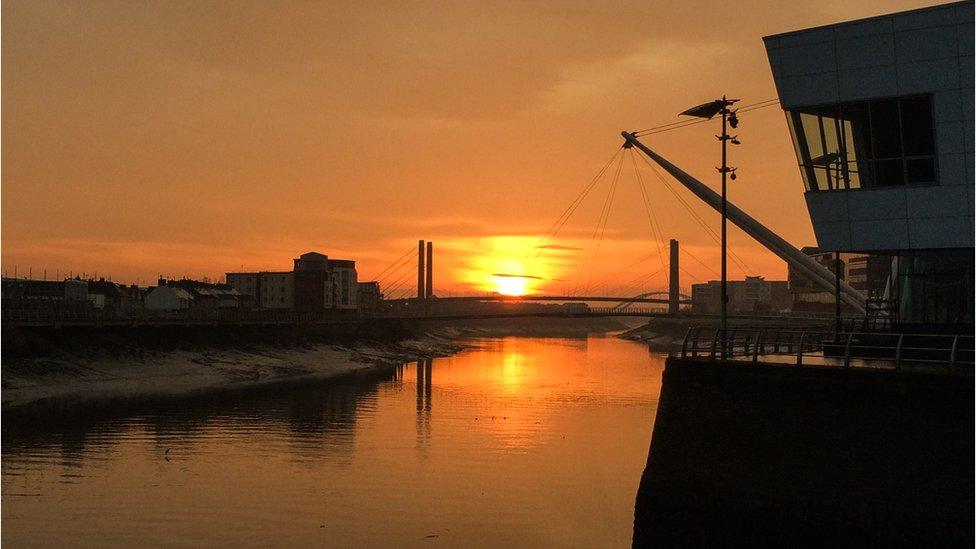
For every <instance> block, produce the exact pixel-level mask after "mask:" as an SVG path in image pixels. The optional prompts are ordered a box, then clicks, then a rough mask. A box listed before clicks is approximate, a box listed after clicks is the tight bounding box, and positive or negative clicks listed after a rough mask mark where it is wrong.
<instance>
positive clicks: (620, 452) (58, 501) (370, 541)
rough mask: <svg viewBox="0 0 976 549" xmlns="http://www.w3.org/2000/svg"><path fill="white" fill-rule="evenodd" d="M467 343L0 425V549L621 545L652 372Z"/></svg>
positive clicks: (606, 344) (635, 360)
mask: <svg viewBox="0 0 976 549" xmlns="http://www.w3.org/2000/svg"><path fill="white" fill-rule="evenodd" d="M467 343H469V344H471V345H472V347H471V348H470V349H469V350H466V351H464V352H462V353H459V354H457V355H455V356H452V357H447V358H437V359H434V360H433V361H429V362H421V363H420V364H419V365H418V364H417V363H412V364H406V365H404V366H403V367H401V368H397V369H396V371H394V372H392V373H390V372H387V373H384V374H382V375H379V376H376V377H375V378H371V379H363V378H357V379H353V380H343V381H335V380H334V381H330V382H318V383H315V384H308V383H301V384H292V385H289V386H284V387H275V388H273V389H263V390H260V391H248V392H246V393H239V394H234V395H227V394H223V395H220V396H213V395H211V396H198V397H194V398H187V399H178V400H169V401H164V402H156V403H151V404H150V403H140V404H138V405H134V406H133V407H132V408H131V409H128V410H125V409H115V410H113V411H112V412H111V413H106V412H99V413H95V412H92V413H87V414H78V415H76V417H74V418H72V419H71V420H70V421H69V422H67V424H65V422H63V421H62V422H59V424H58V425H56V426H51V425H43V424H38V425H23V424H22V425H19V426H15V427H16V428H15V427H12V426H11V425H9V424H8V423H7V422H5V430H4V437H3V445H2V453H3V469H2V470H3V485H2V488H3V492H2V503H3V507H2V526H3V530H2V536H3V542H5V544H9V546H10V547H20V546H25V545H31V546H66V545H69V546H74V545H84V546H122V545H124V546H136V545H139V546H142V545H238V546H256V545H257V546H272V545H273V546H339V547H355V546H432V545H440V546H452V547H458V546H492V547H498V546H513V545H517V546H563V547H597V546H598V547H624V546H629V545H630V540H631V534H632V527H633V509H634V497H635V495H636V491H637V485H638V482H639V480H640V475H641V472H642V470H643V468H644V464H645V460H646V459H647V449H648V445H649V442H650V437H651V430H652V428H653V422H654V414H655V411H656V408H657V399H658V395H659V393H660V383H661V372H662V370H663V366H664V357H663V356H662V355H657V354H653V353H650V352H649V351H648V349H647V346H646V345H643V344H639V343H633V342H629V341H624V340H620V339H617V338H614V337H610V336H608V337H604V336H591V337H589V338H578V339H569V338H565V339H559V338H545V339H534V338H522V337H512V338H492V339H479V340H471V341H468V342H467Z"/></svg>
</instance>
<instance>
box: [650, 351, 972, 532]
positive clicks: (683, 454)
mask: <svg viewBox="0 0 976 549" xmlns="http://www.w3.org/2000/svg"><path fill="white" fill-rule="evenodd" d="M973 399H974V393H973V379H972V377H971V376H969V377H962V376H950V375H935V374H921V373H908V372H897V371H880V370H861V369H825V368H797V367H784V366H773V365H765V366H764V365H751V364H716V363H711V364H709V363H701V362H691V361H681V360H677V359H673V358H672V359H669V361H668V364H667V367H666V370H665V373H664V382H663V387H662V392H661V398H660V403H659V406H658V412H657V419H656V421H655V425H654V433H653V439H652V442H651V448H650V454H649V457H648V461H647V467H646V470H645V471H644V474H643V477H642V479H641V484H640V488H639V491H638V494H637V501H636V507H635V521H634V538H633V542H634V546H635V547H651V546H654V547H673V546H747V545H755V546H769V545H788V546H796V545H800V546H829V545H841V546H892V545H894V546H904V545H915V546H956V545H965V546H968V547H972V545H973V530H974V529H973V512H974V505H973V483H974V476H973V462H974V447H973V438H974V429H973V402H974V400H973Z"/></svg>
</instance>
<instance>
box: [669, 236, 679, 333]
mask: <svg viewBox="0 0 976 549" xmlns="http://www.w3.org/2000/svg"><path fill="white" fill-rule="evenodd" d="M668 266H669V267H670V270H671V276H670V277H669V282H670V284H669V285H668V314H669V315H671V316H674V315H676V314H678V307H679V305H680V301H679V299H680V298H679V296H680V293H681V292H680V289H679V288H680V285H679V284H678V272H679V271H678V241H677V240H675V239H673V238H672V239H671V259H670V261H669V262H668Z"/></svg>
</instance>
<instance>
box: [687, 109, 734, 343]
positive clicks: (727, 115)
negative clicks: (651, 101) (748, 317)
mask: <svg viewBox="0 0 976 549" xmlns="http://www.w3.org/2000/svg"><path fill="white" fill-rule="evenodd" d="M737 101H739V100H738V99H728V98H727V97H725V96H724V95H723V96H722V98H721V99H716V100H715V101H710V102H708V103H703V104H701V105H698V106H696V107H692V108H690V109H688V110H686V111H684V112H682V113H681V114H682V115H685V116H695V117H698V118H704V119H711V118H713V117H714V116H715V115H716V114H721V115H722V135H716V136H715V137H716V138H718V140H719V141H721V142H722V167H720V168H715V169H716V170H718V171H719V173H721V174H722V286H721V292H722V295H721V297H720V302H719V315H720V318H721V336H722V337H721V340H722V359H723V360H724V359H725V358H726V352H727V348H728V345H727V342H726V334H727V333H728V305H729V292H728V284H729V282H728V262H727V249H728V240H727V229H726V224H727V219H728V218H727V216H726V198H725V197H726V180H727V179H728V178H731V179H732V180H733V181H734V180H735V168H730V167H729V164H728V143H729V142H730V141H731V142H732V144H733V145H738V144H739V140H738V139H737V137H738V136H734V135H729V131H728V128H729V126H731V127H732V128H733V129H734V128H736V127H737V126H738V125H739V119H738V117H737V116H736V114H735V110H734V109H732V108H730V107H731V106H732V105H733V104H735V103H736V102H737Z"/></svg>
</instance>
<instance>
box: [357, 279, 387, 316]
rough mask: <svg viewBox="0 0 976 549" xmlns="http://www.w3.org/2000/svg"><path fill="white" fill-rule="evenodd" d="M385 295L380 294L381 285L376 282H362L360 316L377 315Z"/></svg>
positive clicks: (359, 297) (359, 292)
mask: <svg viewBox="0 0 976 549" xmlns="http://www.w3.org/2000/svg"><path fill="white" fill-rule="evenodd" d="M381 301H383V294H382V293H380V283H379V282H375V281H370V282H360V283H359V284H358V296H357V297H356V303H357V304H358V308H359V312H360V314H370V313H375V312H376V311H378V310H379V309H380V302H381Z"/></svg>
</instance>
